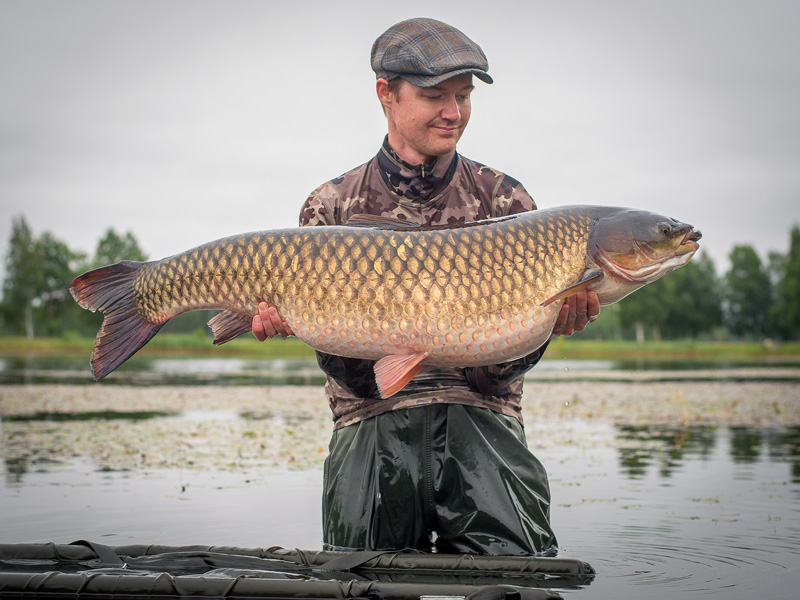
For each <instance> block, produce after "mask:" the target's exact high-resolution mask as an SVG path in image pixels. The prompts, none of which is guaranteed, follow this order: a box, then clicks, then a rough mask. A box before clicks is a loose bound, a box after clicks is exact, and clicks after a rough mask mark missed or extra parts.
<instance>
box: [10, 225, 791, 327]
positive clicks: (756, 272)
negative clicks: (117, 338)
mask: <svg viewBox="0 0 800 600" xmlns="http://www.w3.org/2000/svg"><path fill="white" fill-rule="evenodd" d="M729 259H730V267H729V269H728V271H727V272H725V273H723V274H721V275H718V274H717V272H716V268H715V265H714V263H713V261H712V260H711V258H709V257H708V256H707V255H705V254H702V253H701V254H699V255H698V256H695V258H693V259H692V261H690V262H689V264H688V265H686V266H685V267H682V268H680V269H678V270H677V271H674V272H673V273H670V274H669V275H667V276H666V277H663V278H662V279H660V280H658V281H656V282H654V283H652V284H650V285H647V286H645V287H644V288H643V289H641V290H639V291H637V292H636V293H634V294H632V295H630V296H628V297H627V298H625V299H624V300H622V301H621V302H619V303H617V304H614V305H612V306H608V307H605V308H604V309H603V310H602V311H601V314H600V318H599V319H598V320H597V322H596V323H594V324H593V325H592V326H591V327H588V328H587V329H586V330H585V331H584V332H583V333H582V334H580V335H581V337H583V338H594V339H617V340H625V339H636V340H640V341H641V340H645V339H665V340H668V339H682V338H699V339H717V340H731V339H733V340H763V339H766V338H771V339H776V340H798V339H800V227H798V226H797V225H794V226H793V227H792V229H791V231H790V244H789V251H788V253H786V254H780V253H777V252H772V253H770V254H769V257H768V260H767V261H766V262H763V261H762V260H761V258H760V257H759V255H758V254H757V253H756V251H755V250H754V249H753V248H752V246H749V245H737V246H735V247H734V248H733V250H732V251H731V253H730V255H729ZM5 260H6V274H5V279H4V280H3V288H2V292H3V296H2V301H1V302H0V330H1V331H2V333H3V334H5V335H25V336H27V337H29V338H32V337H35V336H60V335H89V336H94V335H95V334H96V332H97V330H98V328H99V326H100V323H101V322H102V315H100V314H94V313H90V312H88V311H85V310H83V309H82V308H80V307H79V306H78V305H77V304H76V303H75V302H74V301H73V300H72V297H71V296H70V293H69V285H70V282H71V281H72V279H73V278H74V277H76V276H77V275H79V274H81V273H83V272H85V271H88V270H90V269H93V268H95V267H99V266H103V265H107V264H111V263H114V262H118V261H120V260H136V261H144V260H147V256H146V254H145V253H144V252H143V251H142V249H141V247H140V246H139V243H138V241H137V240H136V237H135V236H134V235H133V233H132V232H130V231H128V232H125V233H122V234H120V233H118V232H116V231H115V230H114V229H113V228H110V229H108V230H107V231H106V233H105V235H104V236H103V237H102V238H101V239H100V240H99V241H98V243H97V247H96V249H95V252H94V254H93V255H92V256H87V255H86V254H85V253H82V252H77V251H75V250H73V249H71V248H69V247H68V246H67V244H65V243H64V242H63V241H61V240H59V239H58V238H57V237H56V236H55V235H53V234H52V233H51V232H49V231H45V232H43V233H42V234H41V235H38V236H35V235H34V234H33V232H32V231H31V228H30V227H29V225H28V223H27V221H26V220H25V218H24V217H23V216H20V217H16V218H15V219H14V220H13V223H12V232H11V238H10V241H9V247H8V251H7V253H6V259H5ZM209 316H210V314H209V312H208V311H195V312H193V313H188V314H185V315H181V316H180V317H179V318H177V319H175V320H173V322H171V323H170V324H169V329H170V330H171V331H176V332H177V331H183V332H194V331H197V330H198V329H200V328H204V327H205V322H206V321H207V320H208V318H209Z"/></svg>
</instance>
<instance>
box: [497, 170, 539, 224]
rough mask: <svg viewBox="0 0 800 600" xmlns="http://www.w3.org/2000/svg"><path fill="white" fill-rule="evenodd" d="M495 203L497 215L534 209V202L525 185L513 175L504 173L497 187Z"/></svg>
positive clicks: (513, 213)
mask: <svg viewBox="0 0 800 600" xmlns="http://www.w3.org/2000/svg"><path fill="white" fill-rule="evenodd" d="M495 203H497V204H499V205H498V207H497V214H498V215H503V216H505V215H515V214H517V213H521V212H527V211H529V210H536V202H534V200H533V198H531V195H530V194H529V193H528V191H527V190H526V189H525V187H524V186H523V185H522V184H521V183H520V182H519V181H517V180H516V179H514V178H513V177H509V176H508V175H506V176H505V177H504V178H503V181H502V183H501V184H500V186H499V187H498V189H497V193H496V195H495Z"/></svg>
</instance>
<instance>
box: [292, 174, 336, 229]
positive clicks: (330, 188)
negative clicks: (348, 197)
mask: <svg viewBox="0 0 800 600" xmlns="http://www.w3.org/2000/svg"><path fill="white" fill-rule="evenodd" d="M340 204H341V203H340V198H339V191H338V190H337V189H336V186H334V185H333V184H332V183H331V182H330V181H328V182H327V183H323V184H322V185H321V186H319V187H318V188H317V189H315V190H314V191H313V192H311V195H310V196H309V197H308V199H307V200H306V201H305V202H304V203H303V207H302V208H301V209H300V227H307V226H316V225H341V223H339V218H340V209H339V206H340Z"/></svg>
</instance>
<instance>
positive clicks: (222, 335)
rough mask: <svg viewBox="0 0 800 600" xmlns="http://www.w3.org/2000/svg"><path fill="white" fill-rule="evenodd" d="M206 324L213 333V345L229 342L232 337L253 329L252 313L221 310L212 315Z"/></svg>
mask: <svg viewBox="0 0 800 600" xmlns="http://www.w3.org/2000/svg"><path fill="white" fill-rule="evenodd" d="M208 326H209V327H211V333H213V334H214V345H215V346H219V345H220V344H224V343H225V342H230V341H231V340H232V339H233V338H235V337H237V336H240V335H242V334H243V333H247V332H248V331H252V330H253V315H246V314H244V313H239V312H234V311H232V310H223V311H222V312H221V313H219V314H218V315H216V316H215V317H213V318H212V319H211V320H210V321H209V322H208Z"/></svg>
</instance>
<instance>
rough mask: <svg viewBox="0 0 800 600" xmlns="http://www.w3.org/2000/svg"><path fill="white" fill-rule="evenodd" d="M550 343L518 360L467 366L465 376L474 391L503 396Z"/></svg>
mask: <svg viewBox="0 0 800 600" xmlns="http://www.w3.org/2000/svg"><path fill="white" fill-rule="evenodd" d="M549 343H550V342H549V341H548V342H545V343H544V345H543V346H542V347H541V348H539V349H538V350H536V351H534V352H532V353H530V354H528V355H527V356H523V357H522V358H518V359H517V360H512V361H509V362H506V363H502V364H499V365H489V366H488V367H469V368H466V369H464V377H466V379H467V383H468V384H469V387H470V389H471V390H472V391H474V392H477V393H479V394H483V395H484V396H502V395H504V394H505V393H507V388H508V386H509V384H510V383H511V382H512V381H514V380H515V379H517V378H519V377H522V376H523V375H525V373H527V372H528V371H530V370H531V369H532V368H533V367H535V366H536V363H538V362H539V360H541V358H542V356H543V355H544V351H545V350H546V349H547V345H548V344H549Z"/></svg>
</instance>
